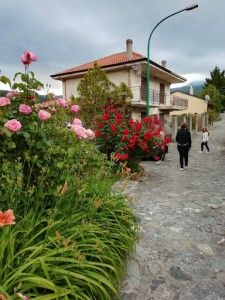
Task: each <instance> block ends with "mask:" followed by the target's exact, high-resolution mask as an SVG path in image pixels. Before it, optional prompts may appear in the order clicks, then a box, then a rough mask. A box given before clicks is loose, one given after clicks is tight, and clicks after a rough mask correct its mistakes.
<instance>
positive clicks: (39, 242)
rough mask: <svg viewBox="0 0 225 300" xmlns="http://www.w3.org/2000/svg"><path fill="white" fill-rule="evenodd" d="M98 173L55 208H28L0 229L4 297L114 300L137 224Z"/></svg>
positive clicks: (64, 196)
mask: <svg viewBox="0 0 225 300" xmlns="http://www.w3.org/2000/svg"><path fill="white" fill-rule="evenodd" d="M97 175H98V176H97V177H95V178H96V179H95V180H93V179H94V178H90V177H86V178H85V180H84V181H82V182H78V183H77V184H76V185H74V186H73V187H71V188H69V189H68V190H67V191H66V192H65V193H64V194H62V195H61V198H60V199H59V201H58V202H57V203H56V207H55V208H54V209H51V210H48V211H47V212H46V211H45V210H43V209H40V208H39V210H38V208H37V209H36V210H35V209H31V210H30V211H29V212H28V213H27V214H26V215H25V216H24V218H21V219H20V218H18V221H17V220H16V221H17V223H16V225H13V226H11V227H9V226H7V227H6V226H5V227H2V228H0V230H1V231H2V234H1V236H0V243H1V249H0V262H1V265H0V267H1V272H0V293H3V294H4V295H5V296H6V297H7V299H17V296H16V293H18V292H20V293H22V294H24V295H26V296H29V297H31V298H32V299H58V298H60V299H89V300H91V299H106V300H110V299H111V297H112V296H113V295H114V296H115V297H116V299H119V296H118V293H117V288H118V285H119V283H120V282H121V279H122V278H123V275H124V258H125V256H126V255H127V254H128V253H130V252H131V251H132V248H133V243H134V241H135V239H136V238H137V234H138V228H137V225H136V217H135V216H134V214H133V213H132V211H131V209H130V208H129V207H128V206H127V205H126V204H124V199H123V198H122V197H121V196H120V195H115V194H112V193H111V190H110V189H109V187H111V185H112V183H113V181H112V179H110V177H109V178H108V180H107V181H103V177H104V174H100V173H98V174H97ZM18 200H20V199H18ZM18 286H19V288H18V289H17V287H18Z"/></svg>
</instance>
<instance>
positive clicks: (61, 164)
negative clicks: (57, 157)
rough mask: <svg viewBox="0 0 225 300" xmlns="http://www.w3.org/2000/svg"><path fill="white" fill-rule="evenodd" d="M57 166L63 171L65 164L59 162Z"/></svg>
mask: <svg viewBox="0 0 225 300" xmlns="http://www.w3.org/2000/svg"><path fill="white" fill-rule="evenodd" d="M56 166H57V168H59V169H62V168H63V166H64V162H58V163H57V164H56Z"/></svg>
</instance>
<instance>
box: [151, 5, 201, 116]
mask: <svg viewBox="0 0 225 300" xmlns="http://www.w3.org/2000/svg"><path fill="white" fill-rule="evenodd" d="M197 7H198V4H192V5H190V6H187V7H186V8H184V9H182V10H179V11H177V12H175V13H173V14H171V15H169V16H168V17H165V18H164V19H162V20H161V21H160V22H159V23H158V24H156V26H155V27H154V28H153V29H152V31H151V33H150V35H149V38H148V46H147V85H146V115H147V116H149V102H150V59H149V57H150V40H151V37H152V34H153V32H154V31H155V29H156V28H157V27H158V26H159V24H161V23H162V22H163V21H165V20H166V19H168V18H170V17H172V16H174V15H177V14H179V13H181V12H183V11H189V10H192V9H195V8H197Z"/></svg>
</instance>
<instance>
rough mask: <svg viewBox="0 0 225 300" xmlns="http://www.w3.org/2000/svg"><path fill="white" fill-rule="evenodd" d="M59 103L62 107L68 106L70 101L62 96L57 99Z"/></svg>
mask: <svg viewBox="0 0 225 300" xmlns="http://www.w3.org/2000/svg"><path fill="white" fill-rule="evenodd" d="M57 102H58V105H59V106H62V107H67V106H68V104H69V102H70V101H66V100H64V99H62V98H58V99H57Z"/></svg>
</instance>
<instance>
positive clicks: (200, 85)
mask: <svg viewBox="0 0 225 300" xmlns="http://www.w3.org/2000/svg"><path fill="white" fill-rule="evenodd" d="M191 85H192V88H193V93H194V95H195V96H198V94H199V92H200V91H201V89H203V87H204V85H205V83H204V82H203V81H202V82H201V81H193V82H192V83H189V84H186V85H183V86H181V87H177V88H171V89H170V92H171V93H173V92H177V91H179V92H182V93H185V94H190V88H191Z"/></svg>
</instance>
